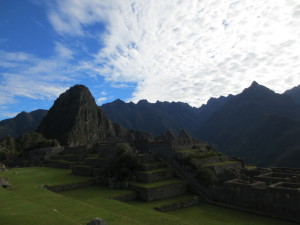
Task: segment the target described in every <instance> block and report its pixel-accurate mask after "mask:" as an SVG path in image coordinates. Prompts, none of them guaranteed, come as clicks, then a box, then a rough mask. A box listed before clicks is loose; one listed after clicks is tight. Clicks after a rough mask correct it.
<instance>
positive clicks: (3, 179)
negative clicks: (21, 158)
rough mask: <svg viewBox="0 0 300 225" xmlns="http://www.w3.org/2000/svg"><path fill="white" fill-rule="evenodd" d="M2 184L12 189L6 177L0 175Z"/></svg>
mask: <svg viewBox="0 0 300 225" xmlns="http://www.w3.org/2000/svg"><path fill="white" fill-rule="evenodd" d="M0 186H2V187H4V188H5V189H7V190H10V189H11V187H10V184H9V182H8V180H7V179H6V178H3V177H0Z"/></svg>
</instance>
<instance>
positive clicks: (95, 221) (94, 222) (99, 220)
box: [87, 218, 107, 225]
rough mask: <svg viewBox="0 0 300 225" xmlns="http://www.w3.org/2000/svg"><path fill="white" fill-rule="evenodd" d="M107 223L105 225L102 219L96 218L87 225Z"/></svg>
mask: <svg viewBox="0 0 300 225" xmlns="http://www.w3.org/2000/svg"><path fill="white" fill-rule="evenodd" d="M106 224H107V223H105V222H104V221H103V220H102V219H101V218H95V219H92V220H91V221H90V222H89V223H87V225H106Z"/></svg>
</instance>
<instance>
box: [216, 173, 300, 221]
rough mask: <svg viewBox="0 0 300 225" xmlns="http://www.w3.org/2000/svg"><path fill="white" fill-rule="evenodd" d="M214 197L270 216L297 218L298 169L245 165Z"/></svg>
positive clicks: (299, 216)
mask: <svg viewBox="0 0 300 225" xmlns="http://www.w3.org/2000/svg"><path fill="white" fill-rule="evenodd" d="M217 198H218V200H219V201H221V202H223V203H227V204H229V205H234V206H238V207H241V208H245V209H249V210H254V211H255V212H262V213H265V214H267V215H272V216H274V217H281V218H284V219H288V220H292V221H297V222H299V221H300V214H299V209H300V169H293V168H268V169H265V168H254V169H249V170H247V169H245V170H244V177H243V179H235V180H229V181H227V182H225V183H224V189H223V190H222V193H221V194H219V195H218V197H217Z"/></svg>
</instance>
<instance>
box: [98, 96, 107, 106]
mask: <svg viewBox="0 0 300 225" xmlns="http://www.w3.org/2000/svg"><path fill="white" fill-rule="evenodd" d="M105 100H107V97H101V98H98V99H97V100H96V102H97V104H98V105H101V104H102V103H103V102H104V101H105Z"/></svg>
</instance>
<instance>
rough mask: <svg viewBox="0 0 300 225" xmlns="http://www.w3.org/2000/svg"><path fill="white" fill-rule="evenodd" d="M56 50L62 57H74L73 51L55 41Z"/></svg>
mask: <svg viewBox="0 0 300 225" xmlns="http://www.w3.org/2000/svg"><path fill="white" fill-rule="evenodd" d="M55 50H56V53H57V55H58V56H59V57H60V58H62V59H71V58H73V51H72V50H70V49H69V48H67V47H66V46H64V45H63V44H61V43H59V42H56V43H55Z"/></svg>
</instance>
